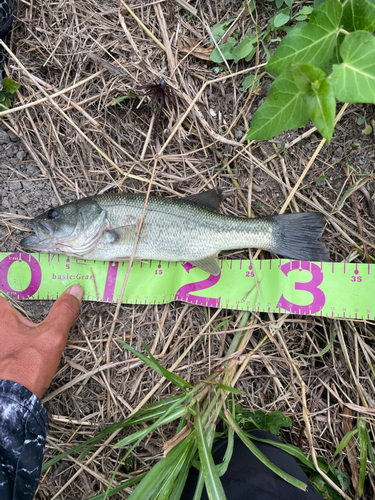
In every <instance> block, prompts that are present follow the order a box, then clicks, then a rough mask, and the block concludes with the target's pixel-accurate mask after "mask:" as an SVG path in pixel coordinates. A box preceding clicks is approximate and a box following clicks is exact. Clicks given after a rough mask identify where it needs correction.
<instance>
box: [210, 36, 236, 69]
mask: <svg viewBox="0 0 375 500" xmlns="http://www.w3.org/2000/svg"><path fill="white" fill-rule="evenodd" d="M233 46H234V42H232V41H230V42H227V43H222V44H221V45H220V50H221V52H222V54H223V56H224V57H225V59H227V60H231V59H233V55H232V50H233ZM210 59H211V61H213V62H214V63H217V64H221V63H223V62H224V60H223V58H222V57H221V55H220V52H219V51H218V50H217V49H216V48H215V49H214V50H213V51H212V54H211V56H210Z"/></svg>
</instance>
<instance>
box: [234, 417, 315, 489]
mask: <svg viewBox="0 0 375 500" xmlns="http://www.w3.org/2000/svg"><path fill="white" fill-rule="evenodd" d="M225 416H226V418H227V420H228V421H229V424H230V425H231V426H232V427H233V429H234V430H235V432H236V433H237V434H238V436H239V437H240V438H241V440H242V441H243V442H244V444H245V445H246V446H247V447H248V448H249V450H250V451H251V452H252V453H254V455H255V456H256V457H257V458H258V459H259V460H260V461H261V462H262V463H263V464H264V465H265V466H266V467H268V468H269V469H270V470H272V471H273V472H274V473H275V474H277V475H278V476H280V477H281V478H282V479H284V481H286V482H287V483H290V484H292V485H293V486H295V487H296V488H299V489H300V490H303V491H306V489H307V485H306V484H305V483H303V482H302V481H300V480H299V479H296V478H295V477H293V476H291V475H290V474H288V473H287V472H285V471H283V470H282V469H280V468H279V467H277V466H276V465H274V464H273V463H272V462H271V460H269V458H267V457H266V456H265V455H264V454H263V453H262V452H261V451H260V450H259V449H258V448H257V447H256V446H255V444H254V443H253V442H252V441H251V439H250V438H249V436H248V435H247V434H246V432H244V431H243V430H242V429H241V428H240V427H239V426H238V424H237V422H236V421H235V420H234V418H233V417H232V415H231V414H230V413H229V412H228V411H225Z"/></svg>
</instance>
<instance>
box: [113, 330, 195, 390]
mask: <svg viewBox="0 0 375 500" xmlns="http://www.w3.org/2000/svg"><path fill="white" fill-rule="evenodd" d="M118 342H119V343H120V344H121V345H123V346H124V347H126V349H128V350H129V351H130V352H131V353H133V354H134V355H136V356H138V358H139V359H141V360H142V361H143V362H144V363H146V364H147V365H148V366H150V367H151V368H152V369H153V370H155V371H156V372H158V373H160V375H162V376H163V377H165V378H166V379H167V380H169V381H170V382H172V384H174V385H176V386H177V387H179V388H180V389H182V390H183V391H185V389H187V388H188V389H193V386H192V385H191V384H189V382H187V381H186V380H184V379H182V378H180V377H179V376H177V375H175V374H174V373H172V372H170V371H169V370H167V369H166V368H164V367H163V366H161V364H160V363H159V362H158V361H157V360H156V359H155V358H154V356H153V355H152V354H151V352H150V351H149V349H148V348H147V346H146V345H145V344H144V343H143V346H144V348H145V349H146V351H147V353H148V355H149V357H147V356H145V355H144V354H142V353H141V352H139V351H137V350H136V349H134V347H132V346H130V345H129V344H126V343H125V342H123V341H122V340H119V341H118Z"/></svg>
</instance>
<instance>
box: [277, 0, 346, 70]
mask: <svg viewBox="0 0 375 500" xmlns="http://www.w3.org/2000/svg"><path fill="white" fill-rule="evenodd" d="M341 16H342V6H341V4H340V2H339V0H327V1H326V2H324V3H323V4H321V5H320V6H319V7H318V8H317V9H315V10H314V12H313V13H312V14H311V18H310V22H309V23H308V24H307V25H306V26H303V27H301V28H300V29H295V30H293V31H292V32H291V33H289V34H288V35H287V36H286V37H285V38H284V40H283V41H282V42H281V43H280V45H279V46H278V47H277V49H276V50H275V53H274V55H273V56H272V58H271V60H270V62H269V63H268V65H267V68H268V69H269V70H270V71H274V72H275V73H278V74H280V73H282V72H283V71H284V69H285V68H286V67H287V66H288V65H289V64H290V63H291V62H300V63H309V64H313V65H314V66H319V67H321V68H323V67H324V66H325V65H326V64H327V63H328V61H329V60H330V58H331V56H332V53H333V49H334V46H335V43H336V37H337V33H338V31H339V29H340V20H341Z"/></svg>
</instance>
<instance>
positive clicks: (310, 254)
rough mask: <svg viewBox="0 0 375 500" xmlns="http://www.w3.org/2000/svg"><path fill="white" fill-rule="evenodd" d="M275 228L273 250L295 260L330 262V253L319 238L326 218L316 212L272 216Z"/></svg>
mask: <svg viewBox="0 0 375 500" xmlns="http://www.w3.org/2000/svg"><path fill="white" fill-rule="evenodd" d="M272 219H273V222H274V223H276V228H275V233H276V235H275V236H276V237H275V249H274V250H273V252H275V253H277V254H279V255H284V256H285V257H289V258H290V259H295V260H308V261H309V260H310V261H311V260H312V261H317V262H328V261H329V254H328V251H327V249H326V247H325V246H324V245H323V243H320V242H319V241H318V238H320V236H321V235H322V233H323V229H324V224H325V218H324V216H323V215H322V214H320V213H316V212H305V213H297V214H284V215H275V216H272Z"/></svg>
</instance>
